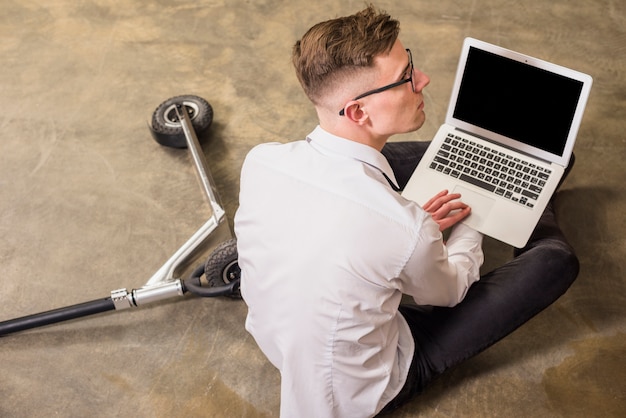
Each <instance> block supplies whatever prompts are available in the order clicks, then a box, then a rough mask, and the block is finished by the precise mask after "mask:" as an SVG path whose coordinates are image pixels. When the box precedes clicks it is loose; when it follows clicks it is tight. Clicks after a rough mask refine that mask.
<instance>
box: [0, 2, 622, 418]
mask: <svg viewBox="0 0 626 418" xmlns="http://www.w3.org/2000/svg"><path fill="white" fill-rule="evenodd" d="M363 4H364V3H363V2H361V1H344V2H338V1H328V0H319V1H315V2H312V1H305V0H290V1H286V0H259V1H250V0H228V1H225V0H196V1H193V2H192V1H188V0H177V1H167V2H166V1H141V2H139V1H131V0H97V1H75V0H47V1H42V0H39V1H38V0H25V1H16V0H4V1H3V4H2V12H1V13H0V37H1V39H2V42H0V57H1V59H2V64H1V65H0V106H1V108H2V114H1V115H0V236H1V237H2V238H1V239H0V260H1V265H2V275H1V276H0V286H1V289H2V293H1V296H0V321H2V320H8V319H11V318H16V317H21V316H24V315H28V314H32V313H37V312H41V311H46V310H49V309H53V308H58V307H63V306H68V305H73V304H76V303H80V302H84V301H89V300H93V299H99V298H105V297H107V296H108V295H109V294H110V291H111V290H114V289H117V288H121V287H127V288H129V289H132V288H136V287H140V286H141V285H143V284H144V283H145V282H146V281H147V280H148V279H149V278H150V277H151V276H152V274H153V273H154V272H155V271H156V270H157V269H158V268H159V267H160V266H161V265H162V264H163V263H164V262H165V261H166V260H167V259H168V258H169V257H170V256H171V255H172V254H173V253H174V252H175V251H176V250H177V249H178V248H179V247H180V246H181V245H182V244H183V243H184V242H185V241H186V240H187V238H188V237H190V236H191V235H192V234H193V233H194V232H195V231H196V230H197V229H198V228H199V227H200V226H201V225H202V224H203V223H204V222H205V220H206V219H207V217H208V216H209V215H210V210H209V207H208V205H207V204H206V203H205V202H204V200H203V196H202V193H201V191H200V188H199V185H198V182H197V181H196V178H195V175H194V171H193V165H192V163H191V160H190V158H189V155H188V153H187V152H186V151H184V150H172V149H166V148H164V147H161V146H160V145H158V144H157V143H156V142H154V141H153V140H152V139H151V137H150V134H149V131H148V128H147V122H148V120H149V119H150V117H151V113H152V111H153V110H154V109H155V108H156V106H157V105H158V104H159V103H161V102H162V101H163V100H165V99H167V98H169V97H171V96H175V95H179V94H195V95H199V96H202V97H204V98H206V99H207V100H208V101H209V102H210V103H211V104H212V106H213V108H214V110H215V120H214V124H213V126H212V128H211V130H210V132H209V134H208V135H206V137H205V138H204V140H203V144H204V145H203V146H204V150H205V153H206V155H207V159H208V161H209V164H210V166H211V170H212V173H213V175H214V177H215V179H216V182H217V186H218V188H219V191H220V193H221V196H222V199H223V201H224V205H225V208H226V211H227V215H228V217H229V219H230V220H232V216H233V215H234V213H235V210H236V208H237V193H238V175H239V170H240V166H241V163H242V160H243V158H244V156H245V154H246V152H247V151H248V150H249V149H250V148H251V147H252V146H253V145H255V144H257V143H260V142H266V141H287V140H292V139H300V138H302V137H303V136H304V135H306V134H307V133H308V132H309V131H310V130H311V129H312V128H313V127H314V125H315V123H316V119H315V114H314V111H313V109H312V107H311V106H310V105H309V104H308V102H307V101H306V99H305V98H304V96H303V94H302V93H301V92H300V88H299V85H298V84H297V81H296V79H295V76H294V75H293V71H292V68H291V66H290V48H291V46H292V44H293V42H294V41H295V39H297V38H298V37H299V36H300V35H301V34H302V33H303V32H304V31H305V30H306V29H307V28H308V27H309V26H310V25H312V24H313V23H315V22H317V21H319V20H322V19H326V18H331V17H335V16H337V15H343V14H349V13H352V12H354V11H356V10H358V9H360V8H361V7H362V6H363ZM377 5H378V6H380V7H382V8H384V9H386V10H387V11H389V12H390V13H391V14H392V15H394V16H396V17H398V18H400V19H401V21H402V25H403V29H402V33H401V38H402V40H403V42H404V44H405V45H406V46H407V47H410V48H412V50H413V53H414V59H415V63H416V65H417V66H419V67H420V68H421V69H422V70H423V71H425V72H426V73H428V74H429V75H430V76H431V79H432V82H431V85H430V86H429V87H428V89H427V114H428V122H427V124H426V125H425V126H424V128H423V129H422V130H421V131H419V132H417V133H416V134H412V135H408V138H410V139H418V140H425V139H429V138H430V137H431V136H432V135H433V134H434V132H435V130H436V128H437V126H438V125H439V124H440V123H441V122H442V120H443V117H444V113H445V109H446V105H447V102H448V95H449V92H450V88H451V83H452V79H453V74H454V70H455V68H456V64H457V57H458V53H459V49H460V46H461V42H462V40H463V38H464V37H466V36H473V37H477V38H480V39H483V40H486V41H490V42H494V43H499V44H501V45H503V46H505V47H509V48H512V49H515V50H518V51H520V52H524V53H527V54H530V55H535V56H537V57H540V58H543V59H547V60H550V61H554V62H556V63H559V64H562V65H565V66H569V67H572V68H575V69H577V70H580V71H583V72H587V73H589V74H591V75H592V76H593V77H594V79H595V84H594V86H593V89H592V96H591V99H590V101H589V104H588V107H587V111H586V114H585V118H584V121H583V125H582V128H581V131H580V133H579V136H578V143H577V146H576V150H575V151H576V154H577V157H578V158H577V165H576V169H575V170H574V171H573V173H572V174H571V176H570V178H569V179H568V181H567V182H566V184H565V185H564V188H563V191H562V193H561V196H560V198H559V200H558V212H559V216H560V220H561V223H562V226H563V229H564V230H565V232H566V234H567V235H568V237H569V238H570V239H571V241H572V243H573V245H574V247H575V248H576V249H577V250H578V253H579V256H580V260H581V266H582V269H581V273H580V276H579V278H578V280H577V282H576V283H575V284H574V285H573V287H572V288H571V289H570V290H569V291H568V293H567V294H566V295H565V296H563V297H562V298H561V299H560V300H558V301H557V303H555V304H554V305H553V306H551V307H550V308H549V309H547V310H546V311H544V312H542V313H541V314H539V315H538V316H537V317H536V318H534V319H533V320H531V321H530V322H529V323H528V324H526V325H525V326H523V327H522V328H521V329H519V330H518V331H516V332H515V333H514V334H513V335H511V336H510V337H509V338H507V339H505V340H503V341H502V342H500V343H498V344H496V345H495V346H493V347H492V348H490V349H488V350H487V351H485V352H484V353H483V354H481V355H479V356H478V357H476V358H474V359H472V360H470V361H468V362H467V363H465V364H463V365H461V366H459V367H458V368H456V369H454V370H452V371H450V372H449V373H446V374H445V375H444V376H443V377H442V378H440V379H439V380H437V381H436V382H435V383H434V384H433V385H432V386H431V387H430V389H429V390H427V392H426V393H424V394H423V395H422V396H420V397H417V398H415V399H414V401H412V402H411V404H409V405H407V406H406V407H404V408H403V409H402V410H400V411H398V412H397V413H396V414H395V416H397V417H418V416H419V417H529V416H533V417H590V416H593V417H618V416H620V417H621V416H626V362H625V359H626V323H625V316H626V315H625V314H626V278H625V274H624V267H623V265H624V264H623V260H624V258H625V256H626V239H625V237H626V222H625V217H624V213H626V191H625V187H624V178H625V175H626V165H625V164H624V159H625V158H626V140H625V139H624V138H625V136H624V134H623V132H622V130H623V129H624V128H626V124H625V123H624V121H625V117H626V116H625V114H626V87H625V86H626V3H625V2H623V1H621V0H596V1H590V0H569V1H565V0H557V1H549V2H548V1H545V0H529V1H522V2H512V1H497V0H491V1H488V0H474V1H467V2H459V1H453V0H441V1H437V2H433V1H427V0H419V1H411V2H406V1H399V0H395V1H394V0H389V1H382V0H381V1H378V2H377ZM529 94H532V92H529ZM403 139H406V138H403ZM231 225H232V223H231ZM485 247H486V257H487V262H486V266H485V269H488V268H490V267H492V266H495V265H498V264H499V263H501V262H502V261H504V260H505V259H506V258H507V257H508V256H509V254H510V248H507V247H506V246H504V245H502V244H500V243H498V242H494V241H492V240H487V241H486V244H485ZM245 313H246V308H245V305H244V304H243V302H241V301H238V300H231V299H223V298H217V299H202V298H195V297H191V296H190V297H181V298H173V299H171V300H168V301H164V302H159V303H156V304H153V305H149V306H145V307H142V308H139V309H134V310H126V311H118V312H110V313H105V314H101V315H96V316H91V317H88V318H84V319H80V320H75V321H70V322H65V323H63V324H57V325H53V326H48V327H42V328H37V329H35V330H31V331H27V332H23V333H19V334H13V335H10V336H7V337H3V338H0V353H1V354H0V370H1V371H2V372H1V373H2V378H1V379H0V399H1V401H0V416H1V417H52V416H61V417H84V416H93V417H112V416H120V417H209V416H219V417H269V416H276V415H277V412H278V407H279V396H278V395H279V376H278V373H277V372H276V371H275V370H274V369H273V368H272V366H271V365H270V364H269V363H268V362H267V361H266V360H265V359H264V357H263V356H262V355H261V353H260V352H259V350H258V349H257V347H256V345H255V343H254V341H253V340H252V338H251V337H250V336H248V335H247V334H246V332H245V331H244V328H243V321H244V317H245Z"/></svg>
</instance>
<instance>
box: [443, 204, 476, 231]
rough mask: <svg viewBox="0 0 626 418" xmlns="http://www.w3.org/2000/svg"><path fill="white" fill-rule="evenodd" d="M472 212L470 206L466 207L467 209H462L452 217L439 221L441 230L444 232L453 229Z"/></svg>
mask: <svg viewBox="0 0 626 418" xmlns="http://www.w3.org/2000/svg"><path fill="white" fill-rule="evenodd" d="M471 211H472V208H470V207H469V206H466V207H465V208H463V209H461V210H460V211H458V212H456V213H455V214H453V215H451V216H447V217H445V218H443V219H441V220H439V221H437V223H438V224H439V230H440V231H441V232H443V231H445V230H446V229H448V228H451V227H453V226H454V225H456V224H457V223H459V222H461V221H462V220H463V219H465V218H466V217H467V216H468V215H469V214H470V213H471Z"/></svg>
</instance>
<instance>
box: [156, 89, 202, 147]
mask: <svg viewBox="0 0 626 418" xmlns="http://www.w3.org/2000/svg"><path fill="white" fill-rule="evenodd" d="M179 104H183V105H184V106H185V107H186V108H187V112H189V119H190V120H191V125H192V126H193V128H194V130H195V131H196V134H197V135H198V136H200V134H201V133H202V132H204V131H206V130H207V129H208V128H209V126H211V123H212V122H213V108H212V107H211V105H210V104H209V102H207V101H206V100H204V99H203V98H202V97H198V96H193V95H189V94H188V95H182V96H176V97H172V98H170V99H167V100H166V101H164V102H163V103H161V104H160V105H159V106H158V107H157V108H156V110H155V111H154V113H153V114H152V126H151V127H150V129H151V130H152V136H153V137H154V139H155V140H156V141H157V142H158V143H159V144H161V145H164V146H166V147H172V148H186V147H187V140H186V139H185V133H184V132H183V127H182V124H181V123H180V121H179V120H178V117H177V115H176V106H177V105H179Z"/></svg>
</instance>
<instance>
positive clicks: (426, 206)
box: [422, 190, 448, 211]
mask: <svg viewBox="0 0 626 418" xmlns="http://www.w3.org/2000/svg"><path fill="white" fill-rule="evenodd" d="M447 194H448V191H447V190H442V191H440V192H439V193H437V194H436V195H435V196H433V197H432V198H430V200H429V201H428V202H426V203H424V204H423V205H422V208H423V209H424V210H425V211H428V209H426V208H429V207H430V206H431V205H432V204H433V203H434V202H435V201H436V200H437V199H439V198H440V197H442V196H445V195H447Z"/></svg>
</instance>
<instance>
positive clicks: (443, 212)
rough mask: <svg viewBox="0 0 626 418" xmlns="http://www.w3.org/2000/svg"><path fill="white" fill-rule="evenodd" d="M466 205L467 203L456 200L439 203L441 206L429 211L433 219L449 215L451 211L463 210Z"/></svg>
mask: <svg viewBox="0 0 626 418" xmlns="http://www.w3.org/2000/svg"><path fill="white" fill-rule="evenodd" d="M466 207H467V204H465V203H463V202H461V201H459V200H456V201H453V202H447V203H444V204H443V205H441V207H440V208H439V209H437V210H435V211H433V212H432V213H431V216H432V217H433V218H434V219H443V218H445V217H448V216H450V213H451V212H453V211H458V210H463V209H465V208H466Z"/></svg>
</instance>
